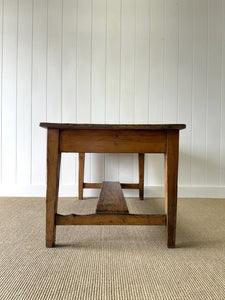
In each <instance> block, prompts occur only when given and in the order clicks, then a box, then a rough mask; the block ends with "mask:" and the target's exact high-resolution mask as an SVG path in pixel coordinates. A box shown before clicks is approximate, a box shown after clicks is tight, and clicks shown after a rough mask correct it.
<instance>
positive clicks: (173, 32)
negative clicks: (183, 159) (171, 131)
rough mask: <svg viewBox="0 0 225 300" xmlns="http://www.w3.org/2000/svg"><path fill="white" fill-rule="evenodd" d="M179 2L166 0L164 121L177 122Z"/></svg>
mask: <svg viewBox="0 0 225 300" xmlns="http://www.w3.org/2000/svg"><path fill="white" fill-rule="evenodd" d="M179 4H180V1H177V0H166V1H165V65H164V76H165V77H164V80H165V82H164V103H163V121H164V122H165V123H176V122H177V111H178V93H177V88H178V75H179V74H178V56H179V53H178V50H179V35H178V33H179Z"/></svg>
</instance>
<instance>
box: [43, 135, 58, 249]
mask: <svg viewBox="0 0 225 300" xmlns="http://www.w3.org/2000/svg"><path fill="white" fill-rule="evenodd" d="M60 160H61V153H60V152H59V130H58V129H48V142H47V195H46V247H53V246H54V244H55V234H56V223H55V215H56V212H57V204H58V190H59V172H60Z"/></svg>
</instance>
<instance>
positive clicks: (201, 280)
mask: <svg viewBox="0 0 225 300" xmlns="http://www.w3.org/2000/svg"><path fill="white" fill-rule="evenodd" d="M96 203H97V200H96V199H85V200H77V199H75V198H73V199H72V198H70V199H68V198H67V199H64V198H63V199H62V198H61V199H59V209H58V212H59V213H64V214H70V213H80V214H85V213H93V212H94V211H95V207H96ZM127 204H128V207H129V210H130V212H131V213H163V212H164V205H163V200H162V199H150V198H149V199H145V200H144V201H140V200H138V199H137V198H129V199H127ZM56 236H57V237H56V243H57V246H56V247H55V248H49V249H47V248H45V201H44V199H43V198H42V199H41V198H17V199H13V198H1V199H0V299H1V300H5V299H6V300H14V299H15V300H19V299H24V300H30V299H35V300H36V299H54V300H57V299H63V300H65V299H105V300H111V299H118V300H123V299H126V300H131V299H146V300H151V299H173V300H174V299H191V300H193V299H198V300H199V299H204V300H207V299H213V300H219V299H225V199H179V200H178V220H177V240H176V246H177V247H176V249H167V247H166V243H165V227H164V226H57V232H56Z"/></svg>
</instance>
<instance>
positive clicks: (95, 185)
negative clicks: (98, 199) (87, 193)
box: [83, 182, 139, 189]
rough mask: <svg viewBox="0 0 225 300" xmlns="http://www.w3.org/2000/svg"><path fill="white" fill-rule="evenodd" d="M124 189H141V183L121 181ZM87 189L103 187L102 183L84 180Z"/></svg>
mask: <svg viewBox="0 0 225 300" xmlns="http://www.w3.org/2000/svg"><path fill="white" fill-rule="evenodd" d="M120 185H121V188H122V189H139V183H120ZM83 187H84V188H85V189H101V188H102V184H101V183H88V182H84V184H83Z"/></svg>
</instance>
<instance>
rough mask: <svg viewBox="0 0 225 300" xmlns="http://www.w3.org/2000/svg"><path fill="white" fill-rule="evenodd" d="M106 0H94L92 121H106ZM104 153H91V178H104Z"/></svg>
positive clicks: (100, 179) (94, 180) (99, 180)
mask: <svg viewBox="0 0 225 300" xmlns="http://www.w3.org/2000/svg"><path fill="white" fill-rule="evenodd" d="M106 9H107V7H106V0H93V18H92V68H91V70H92V76H91V78H92V81H91V99H92V112H91V121H92V123H105V97H106V84H105V83H106V76H105V74H106V17H107V14H106ZM104 169H105V160H104V154H92V155H91V180H92V182H101V181H102V180H103V179H104Z"/></svg>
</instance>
